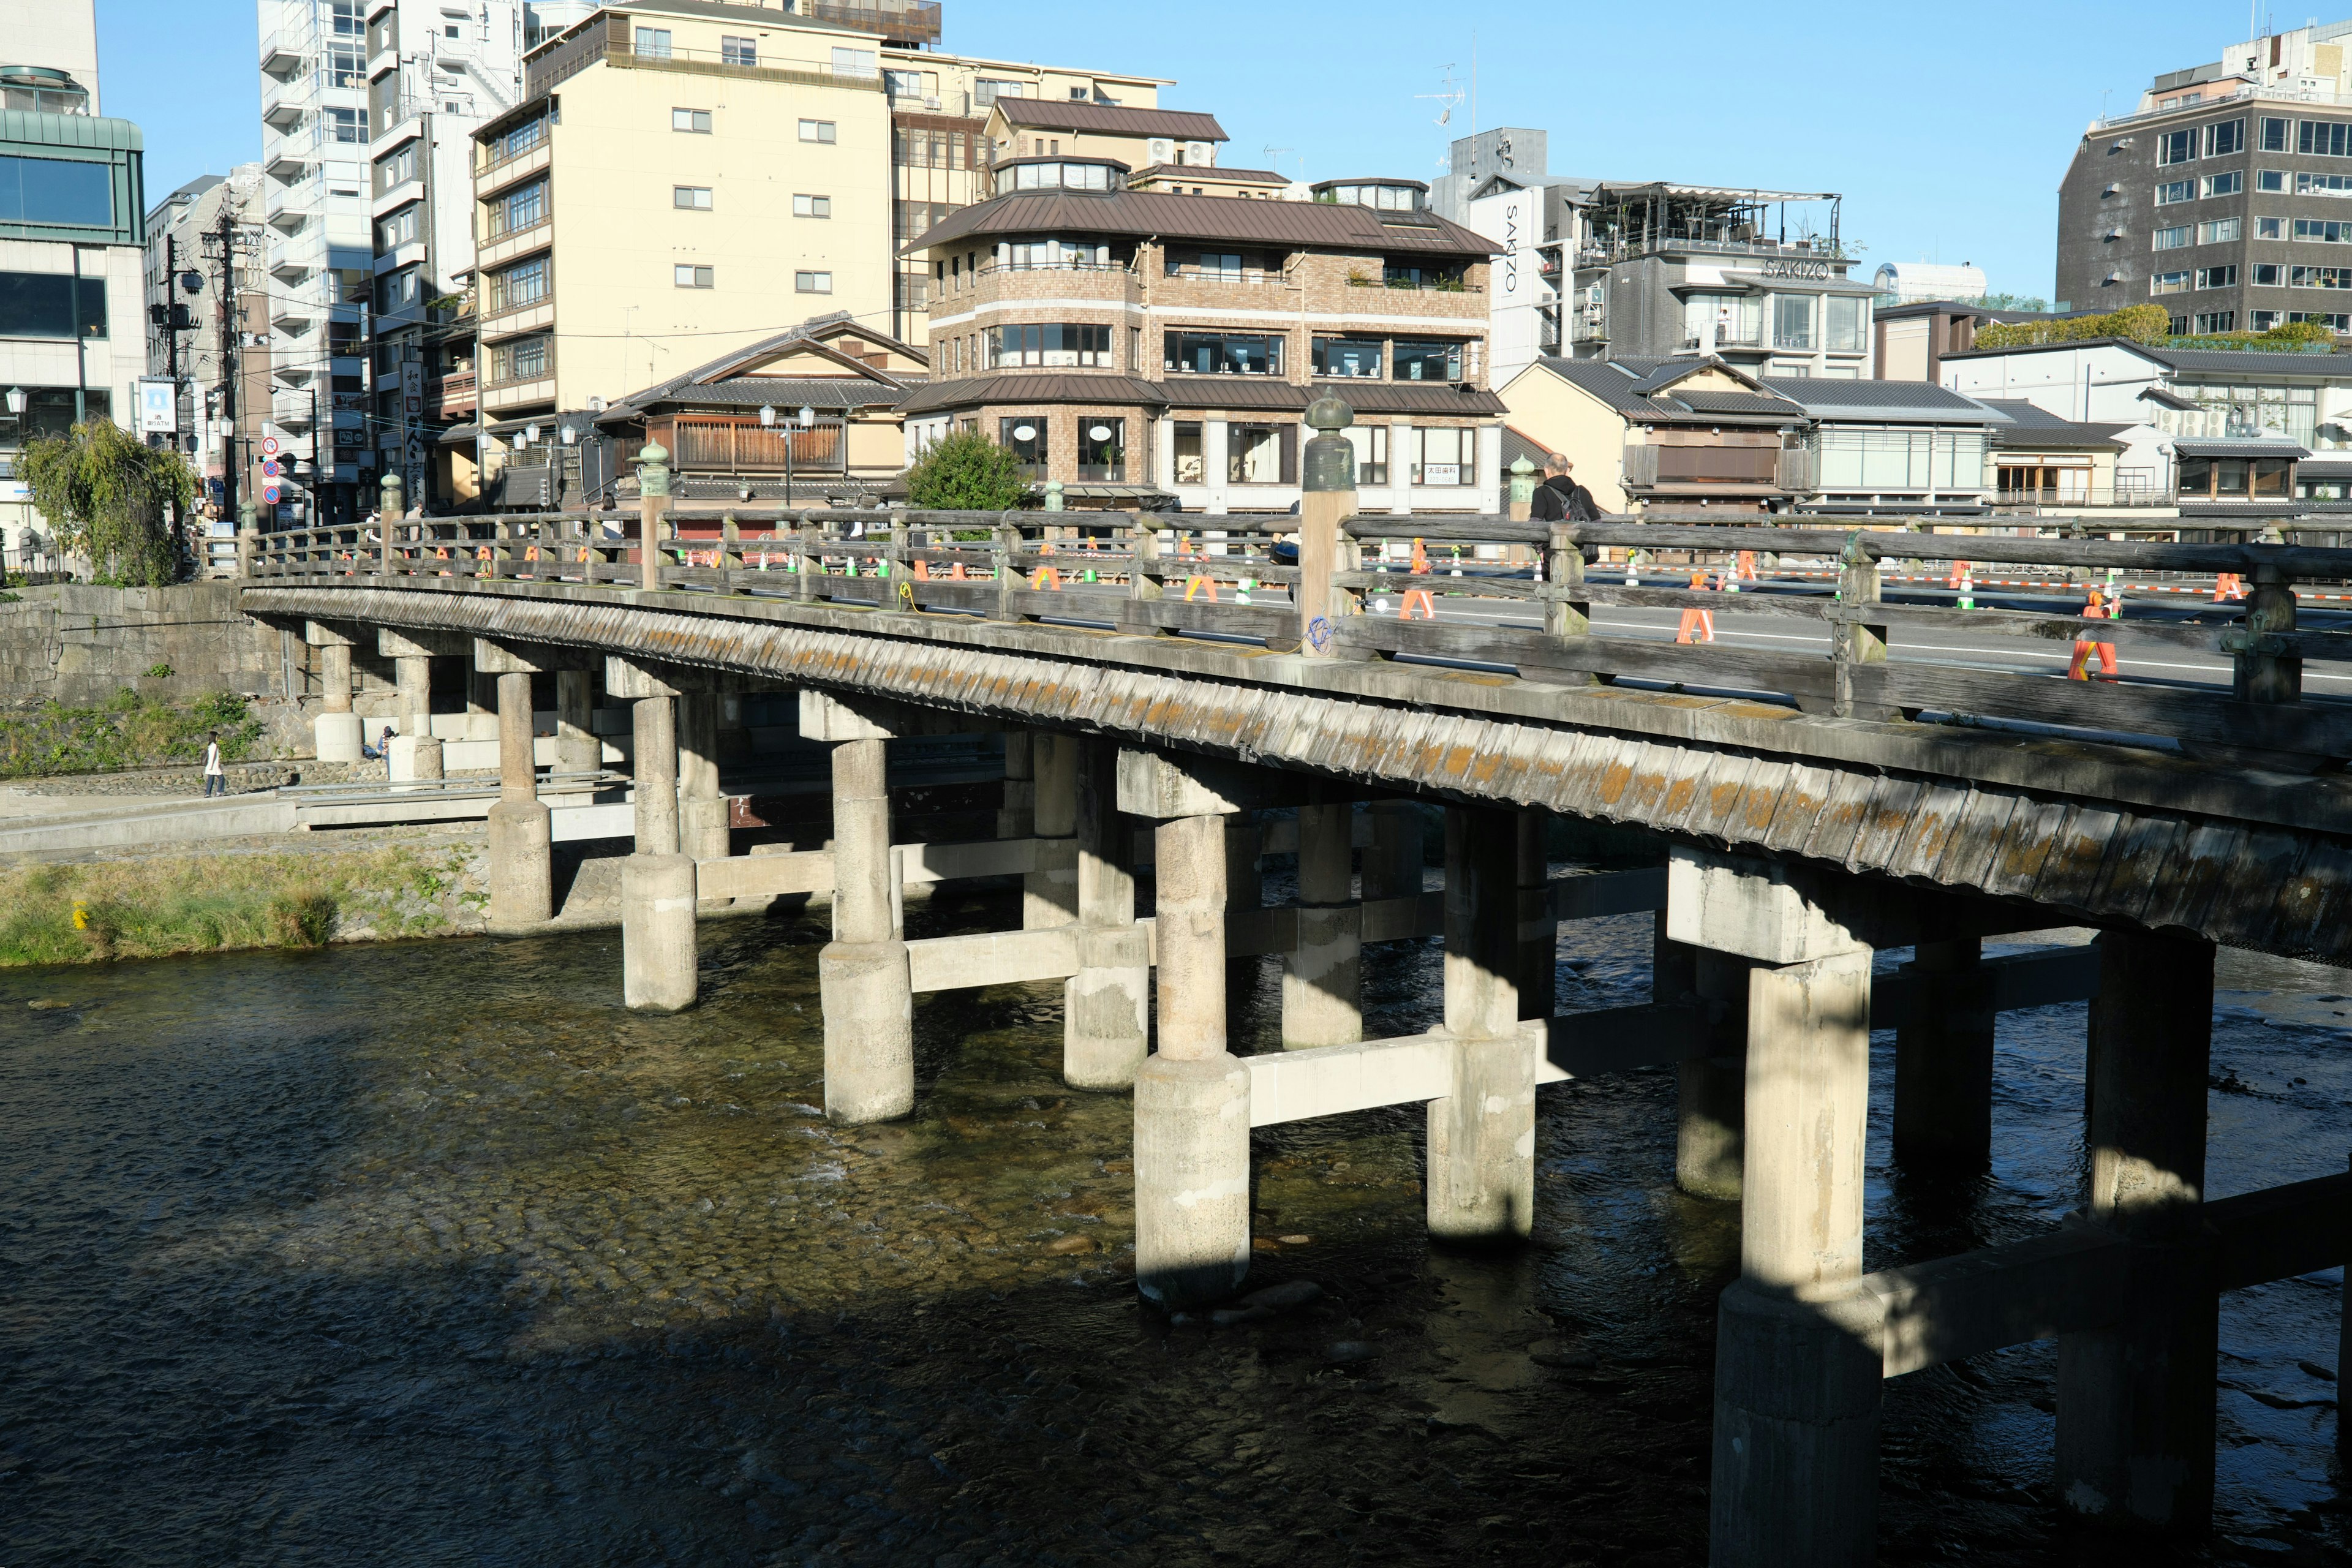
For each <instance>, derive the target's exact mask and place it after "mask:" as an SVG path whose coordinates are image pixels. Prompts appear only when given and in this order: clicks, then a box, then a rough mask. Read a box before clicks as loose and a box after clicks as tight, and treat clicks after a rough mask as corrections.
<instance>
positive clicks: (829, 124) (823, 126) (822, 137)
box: [801, 120, 840, 142]
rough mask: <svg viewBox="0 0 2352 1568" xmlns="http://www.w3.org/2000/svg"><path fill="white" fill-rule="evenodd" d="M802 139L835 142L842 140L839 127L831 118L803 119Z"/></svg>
mask: <svg viewBox="0 0 2352 1568" xmlns="http://www.w3.org/2000/svg"><path fill="white" fill-rule="evenodd" d="M801 140H802V141H803V142H835V141H838V140H840V132H839V129H838V127H836V126H835V123H834V122H833V121H830V120H803V121H801Z"/></svg>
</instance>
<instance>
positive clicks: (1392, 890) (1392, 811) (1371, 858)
mask: <svg viewBox="0 0 2352 1568" xmlns="http://www.w3.org/2000/svg"><path fill="white" fill-rule="evenodd" d="M1364 815H1365V816H1368V817H1370V819H1371V826H1372V842H1371V845H1370V847H1369V848H1367V849H1366V850H1365V851H1364V901H1365V902H1366V903H1371V902H1374V901H1376V900H1385V899H1417V898H1419V897H1420V896H1421V888H1422V881H1423V859H1424V857H1425V853H1426V851H1425V848H1424V842H1423V841H1424V838H1425V833H1424V828H1423V820H1422V815H1421V808H1420V807H1419V806H1417V805H1414V804H1413V803H1412V801H1409V800H1403V799H1397V798H1391V799H1388V800H1376V801H1374V802H1372V803H1371V805H1369V806H1367V807H1365V808H1364Z"/></svg>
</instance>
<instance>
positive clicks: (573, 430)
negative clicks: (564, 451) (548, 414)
mask: <svg viewBox="0 0 2352 1568" xmlns="http://www.w3.org/2000/svg"><path fill="white" fill-rule="evenodd" d="M579 439H580V431H579V429H578V427H577V426H571V425H566V426H564V427H563V444H564V445H565V446H567V447H569V446H571V445H572V443H573V442H575V441H577V440H579Z"/></svg>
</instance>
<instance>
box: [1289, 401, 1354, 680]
mask: <svg viewBox="0 0 2352 1568" xmlns="http://www.w3.org/2000/svg"><path fill="white" fill-rule="evenodd" d="M1355 422H1356V414H1355V410H1353V409H1351V408H1349V406H1348V405H1347V404H1346V403H1344V402H1343V401H1341V400H1340V399H1339V398H1338V397H1336V396H1333V395H1331V394H1329V393H1325V394H1324V395H1322V396H1320V397H1318V398H1317V399H1316V400H1315V401H1314V402H1313V403H1310V404H1308V405H1307V426H1309V427H1310V428H1311V429H1313V430H1314V431H1315V436H1314V437H1313V439H1311V440H1309V441H1308V442H1307V450H1306V451H1305V453H1303V454H1302V457H1303V458H1304V461H1303V462H1302V463H1301V465H1300V470H1299V472H1300V482H1299V495H1298V582H1297V585H1296V586H1295V587H1294V588H1293V589H1292V590H1291V599H1292V602H1293V603H1294V604H1296V605H1297V607H1298V648H1299V651H1300V652H1301V653H1303V654H1306V655H1307V656H1308V657H1309V658H1328V657H1329V656H1330V655H1332V654H1335V653H1337V652H1338V651H1339V650H1338V646H1337V645H1338V640H1339V639H1338V637H1337V635H1336V634H1337V632H1338V629H1339V628H1338V618H1339V602H1338V598H1337V595H1336V594H1335V591H1334V587H1333V584H1332V582H1331V578H1332V574H1334V573H1336V572H1337V571H1338V570H1339V545H1340V529H1341V526H1342V525H1343V524H1344V523H1345V522H1346V521H1347V520H1348V519H1349V518H1350V517H1352V516H1354V515H1355V511H1356V449H1355V447H1353V446H1352V445H1350V444H1349V440H1348V438H1347V437H1345V436H1342V435H1341V434H1339V432H1340V431H1342V430H1344V429H1346V428H1347V427H1348V426H1350V425H1352V424H1354V423H1355Z"/></svg>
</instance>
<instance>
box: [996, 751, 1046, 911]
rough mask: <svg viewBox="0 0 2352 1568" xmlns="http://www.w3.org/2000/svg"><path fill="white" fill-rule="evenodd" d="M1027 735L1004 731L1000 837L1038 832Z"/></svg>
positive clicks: (1035, 795) (997, 833)
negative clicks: (1002, 798)
mask: <svg viewBox="0 0 2352 1568" xmlns="http://www.w3.org/2000/svg"><path fill="white" fill-rule="evenodd" d="M1030 735H1031V731H1027V730H1007V731H1004V801H1003V805H1001V806H999V807H998V808H997V812H996V836H997V837H999V838H1027V837H1033V836H1034V834H1035V833H1036V831H1037V781H1036V775H1035V774H1034V773H1032V772H1031V771H1030V768H1031V763H1030ZM1025 905H1026V900H1025V899H1024V907H1025ZM1024 929H1026V928H1025V927H1024Z"/></svg>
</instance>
